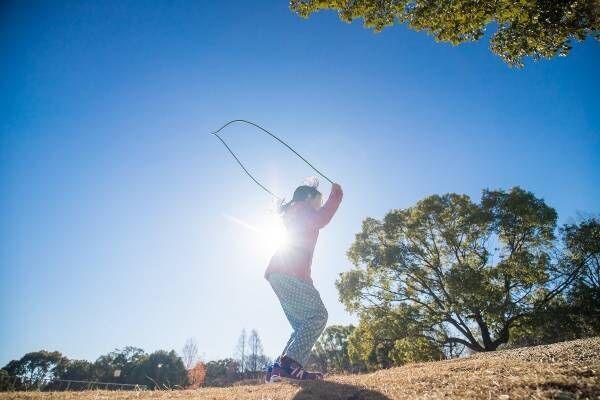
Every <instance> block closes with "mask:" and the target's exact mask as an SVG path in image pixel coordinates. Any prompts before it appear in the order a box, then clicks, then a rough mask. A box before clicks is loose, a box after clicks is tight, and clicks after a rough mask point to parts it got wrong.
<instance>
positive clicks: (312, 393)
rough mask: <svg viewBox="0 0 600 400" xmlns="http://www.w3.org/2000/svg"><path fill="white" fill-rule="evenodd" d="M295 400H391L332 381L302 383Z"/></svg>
mask: <svg viewBox="0 0 600 400" xmlns="http://www.w3.org/2000/svg"><path fill="white" fill-rule="evenodd" d="M298 386H300V387H301V388H302V389H301V390H300V391H299V392H298V393H297V394H296V395H295V396H294V400H315V399H327V400H390V398H389V397H387V396H385V395H383V394H382V393H379V392H378V391H376V390H371V389H366V388H364V387H361V386H354V385H346V384H342V383H335V382H330V381H316V382H302V383H299V384H298Z"/></svg>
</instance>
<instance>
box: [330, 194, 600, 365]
mask: <svg viewBox="0 0 600 400" xmlns="http://www.w3.org/2000/svg"><path fill="white" fill-rule="evenodd" d="M556 220H557V215H556V212H555V210H554V209H553V208H551V207H549V206H548V205H546V203H545V202H544V201H543V200H542V199H539V198H536V197H535V196H534V195H533V194H532V193H530V192H527V191H525V190H523V189H520V188H513V189H511V190H510V191H502V190H485V191H484V192H483V194H482V199H481V202H480V204H476V203H474V202H472V201H471V199H470V198H469V197H468V196H466V195H458V194H446V195H443V196H438V195H434V196H429V197H427V198H425V199H423V200H421V201H419V202H418V203H417V204H416V205H415V206H414V207H410V208H407V209H396V210H392V211H390V212H389V213H388V214H387V215H386V216H385V217H384V219H383V220H381V221H380V220H377V219H374V218H367V219H366V220H365V221H364V222H363V226H362V231H361V232H360V233H358V234H357V235H356V239H355V241H354V243H353V244H352V246H351V248H350V250H349V252H348V256H349V258H350V259H351V261H352V262H353V264H354V265H355V267H354V268H353V269H351V270H350V271H348V272H345V273H343V274H341V276H340V278H339V280H338V281H337V282H336V286H337V288H338V291H339V294H340V300H341V301H342V302H343V303H344V304H345V306H346V308H347V309H348V310H349V311H352V312H357V313H358V314H359V315H360V317H361V325H359V327H358V328H357V330H358V331H362V332H363V336H362V337H365V338H368V339H365V340H363V341H362V342H361V341H358V342H355V343H352V345H351V352H350V353H351V355H352V354H353V352H354V353H355V354H358V355H359V357H361V358H362V359H363V361H365V362H367V363H369V364H370V365H375V364H377V365H378V366H379V367H387V366H390V365H391V364H392V363H397V362H404V361H407V360H408V361H409V360H414V359H415V358H418V357H421V356H420V355H419V356H418V357H416V356H413V355H410V354H408V353H407V354H402V355H393V354H394V353H393V350H394V349H397V350H406V348H407V347H406V345H407V343H406V342H403V340H405V339H409V340H416V339H415V338H417V337H420V338H422V339H425V340H427V341H428V342H429V343H430V344H431V345H432V346H435V347H437V348H438V349H444V350H445V351H446V352H448V351H451V348H450V347H448V346H456V345H457V344H460V345H464V346H466V347H468V348H469V349H471V350H473V351H489V350H495V349H496V348H497V347H498V346H499V345H500V344H503V343H507V342H508V340H509V337H510V332H511V329H512V328H513V327H515V326H516V323H517V322H518V321H520V320H522V319H524V318H526V317H528V316H531V315H534V314H535V313H538V312H542V311H543V310H544V309H546V308H547V307H548V305H549V304H550V303H551V302H552V301H555V299H556V298H557V296H559V295H561V294H562V293H564V292H565V290H566V289H567V288H569V287H571V286H572V285H573V283H574V281H575V279H576V278H577V277H578V276H581V274H582V273H583V271H584V269H585V268H584V267H585V265H584V261H585V260H588V259H589V257H587V258H586V257H584V258H581V256H577V257H576V256H575V255H573V256H567V255H563V254H562V253H561V254H557V247H556V246H555V244H556V240H555V231H556ZM565 240H566V239H565ZM578 257H579V258H578ZM369 340H370V342H369ZM398 343H400V344H398ZM422 344H423V343H417V345H418V346H421V345H422ZM420 354H422V353H420ZM424 354H427V351H426V352H425V353H424ZM429 355H430V356H432V355H433V357H436V356H437V355H436V354H435V352H431V353H429Z"/></svg>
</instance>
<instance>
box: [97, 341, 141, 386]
mask: <svg viewBox="0 0 600 400" xmlns="http://www.w3.org/2000/svg"><path fill="white" fill-rule="evenodd" d="M145 357H146V353H145V352H144V350H142V349H140V348H137V347H133V346H127V347H125V348H123V349H116V350H115V351H112V352H110V353H108V354H106V355H103V356H100V357H99V358H98V359H97V360H96V362H95V363H94V368H93V369H94V377H95V380H98V381H100V382H114V383H133V384H146V383H147V382H141V381H139V380H138V379H136V378H135V377H133V376H132V373H133V370H134V369H135V368H136V367H137V366H138V365H139V363H140V362H141V361H142V360H143V359H144V358H145Z"/></svg>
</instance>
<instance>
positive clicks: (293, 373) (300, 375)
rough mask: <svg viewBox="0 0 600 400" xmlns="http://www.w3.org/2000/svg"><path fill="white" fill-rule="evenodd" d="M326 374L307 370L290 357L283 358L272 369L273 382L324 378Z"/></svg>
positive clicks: (271, 379)
mask: <svg viewBox="0 0 600 400" xmlns="http://www.w3.org/2000/svg"><path fill="white" fill-rule="evenodd" d="M323 377H324V375H323V374H322V373H320V372H312V371H307V370H305V369H304V368H302V365H300V364H299V363H297V362H296V361H294V360H292V359H291V358H288V359H287V360H282V363H281V365H280V364H277V363H276V364H274V365H273V369H272V370H271V378H270V381H271V382H279V381H281V380H285V381H316V380H321V379H323Z"/></svg>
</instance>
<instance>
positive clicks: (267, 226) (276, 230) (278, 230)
mask: <svg viewBox="0 0 600 400" xmlns="http://www.w3.org/2000/svg"><path fill="white" fill-rule="evenodd" d="M224 216H225V218H227V219H228V220H230V221H231V222H234V223H235V224H236V225H239V226H241V227H242V228H244V229H245V230H246V231H249V232H250V233H251V234H252V236H253V238H254V241H253V243H254V245H253V247H254V248H256V249H257V250H259V251H261V252H268V253H270V254H272V253H274V252H276V251H277V250H280V249H284V248H286V247H287V246H289V244H290V240H289V234H288V231H287V229H286V228H285V226H284V225H283V222H282V221H281V218H280V217H278V216H270V217H269V218H268V219H266V220H264V221H263V223H261V224H257V225H252V224H250V223H249V222H246V221H244V220H242V219H239V218H237V217H234V216H232V215H227V214H225V215H224Z"/></svg>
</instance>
